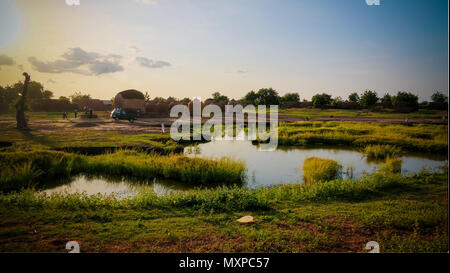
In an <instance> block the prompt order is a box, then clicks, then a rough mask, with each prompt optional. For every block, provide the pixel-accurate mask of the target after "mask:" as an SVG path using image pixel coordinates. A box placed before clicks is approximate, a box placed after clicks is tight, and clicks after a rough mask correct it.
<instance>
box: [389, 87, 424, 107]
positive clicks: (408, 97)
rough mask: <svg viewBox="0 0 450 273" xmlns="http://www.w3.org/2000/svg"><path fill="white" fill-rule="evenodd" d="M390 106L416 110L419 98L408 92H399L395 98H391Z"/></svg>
mask: <svg viewBox="0 0 450 273" xmlns="http://www.w3.org/2000/svg"><path fill="white" fill-rule="evenodd" d="M392 105H393V106H395V107H397V106H400V107H402V106H403V107H410V108H413V109H417V108H419V97H418V96H416V95H414V94H412V93H410V92H402V91H399V92H398V93H397V95H396V96H393V97H392Z"/></svg>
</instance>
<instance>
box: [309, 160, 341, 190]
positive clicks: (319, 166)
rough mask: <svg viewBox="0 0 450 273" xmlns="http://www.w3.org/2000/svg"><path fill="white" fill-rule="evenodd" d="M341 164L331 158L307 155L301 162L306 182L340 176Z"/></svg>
mask: <svg viewBox="0 0 450 273" xmlns="http://www.w3.org/2000/svg"><path fill="white" fill-rule="evenodd" d="M341 172H342V165H340V164H339V163H338V162H337V161H335V160H331V159H324V158H318V157H309V158H307V159H305V162H304V163H303V176H304V180H305V183H306V184H313V183H316V182H324V181H329V180H333V179H337V178H339V177H340V176H341Z"/></svg>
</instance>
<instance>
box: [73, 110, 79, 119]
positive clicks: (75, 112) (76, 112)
mask: <svg viewBox="0 0 450 273" xmlns="http://www.w3.org/2000/svg"><path fill="white" fill-rule="evenodd" d="M73 113H74V115H75V118H77V116H78V111H77V110H75V111H74V112H73Z"/></svg>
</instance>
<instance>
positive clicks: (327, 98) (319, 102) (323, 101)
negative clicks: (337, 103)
mask: <svg viewBox="0 0 450 273" xmlns="http://www.w3.org/2000/svg"><path fill="white" fill-rule="evenodd" d="M312 103H313V106H314V108H324V107H325V106H327V105H330V103H331V95H328V94H326V93H322V94H316V95H314V96H313V97H312Z"/></svg>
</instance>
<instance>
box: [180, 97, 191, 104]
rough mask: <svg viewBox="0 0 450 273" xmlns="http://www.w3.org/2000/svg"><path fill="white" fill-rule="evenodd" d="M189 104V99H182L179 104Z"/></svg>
mask: <svg viewBox="0 0 450 273" xmlns="http://www.w3.org/2000/svg"><path fill="white" fill-rule="evenodd" d="M190 102H191V99H190V98H184V99H182V100H180V103H181V104H188V103H190Z"/></svg>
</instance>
